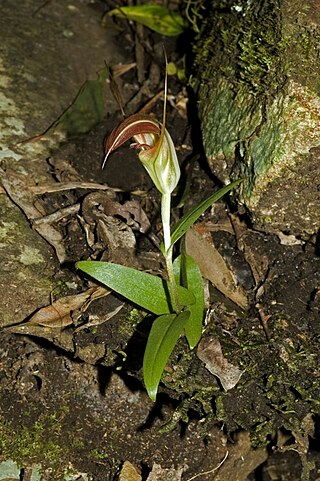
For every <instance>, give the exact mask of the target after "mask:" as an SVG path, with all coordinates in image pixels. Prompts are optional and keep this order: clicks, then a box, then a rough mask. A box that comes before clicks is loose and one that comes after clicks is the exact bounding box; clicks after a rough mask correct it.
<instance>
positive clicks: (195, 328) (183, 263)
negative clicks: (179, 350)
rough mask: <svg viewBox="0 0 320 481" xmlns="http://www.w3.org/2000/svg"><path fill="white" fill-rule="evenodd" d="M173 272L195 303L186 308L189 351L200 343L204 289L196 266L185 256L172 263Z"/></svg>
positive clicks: (182, 255)
mask: <svg viewBox="0 0 320 481" xmlns="http://www.w3.org/2000/svg"><path fill="white" fill-rule="evenodd" d="M173 271H174V275H175V278H176V281H177V282H178V283H182V284H183V286H184V287H185V288H186V289H188V291H190V292H192V294H193V295H194V297H195V299H196V301H195V303H194V304H192V305H190V306H189V307H188V310H189V311H190V317H189V319H188V322H187V324H186V327H185V332H186V338H187V340H188V343H189V346H190V349H193V348H194V347H195V346H196V345H197V344H198V342H199V341H200V338H201V335H202V320H203V311H204V288H203V280H202V276H201V272H200V269H199V266H198V264H197V263H196V262H195V261H194V260H193V258H192V257H191V256H189V255H187V254H184V253H183V254H181V255H180V256H179V257H177V258H176V259H175V261H174V263H173Z"/></svg>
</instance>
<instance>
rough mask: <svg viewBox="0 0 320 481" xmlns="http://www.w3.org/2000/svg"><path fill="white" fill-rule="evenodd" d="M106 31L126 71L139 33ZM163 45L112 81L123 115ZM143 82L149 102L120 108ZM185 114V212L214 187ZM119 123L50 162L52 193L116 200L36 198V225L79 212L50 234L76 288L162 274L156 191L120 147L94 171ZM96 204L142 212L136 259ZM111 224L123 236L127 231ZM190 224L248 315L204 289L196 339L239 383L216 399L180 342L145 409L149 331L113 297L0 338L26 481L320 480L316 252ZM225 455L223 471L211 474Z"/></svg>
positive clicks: (9, 452)
mask: <svg viewBox="0 0 320 481" xmlns="http://www.w3.org/2000/svg"><path fill="white" fill-rule="evenodd" d="M97 3H99V7H101V3H100V2H97ZM43 8H45V6H44V7H43ZM117 28H120V31H119V34H118V36H117V42H118V44H119V45H121V47H122V49H123V50H124V51H125V52H126V63H130V62H134V61H137V58H136V56H135V52H136V50H135V48H136V43H135V42H137V41H138V40H137V39H138V36H137V32H136V27H135V26H133V25H129V24H128V23H117ZM163 40H164V39H163V38H162V37H161V36H159V35H157V34H151V33H150V32H149V31H147V30H145V31H144V32H143V38H142V40H141V46H142V48H143V49H144V52H145V55H144V59H143V63H142V64H141V65H140V66H139V60H138V67H140V69H141V68H142V70H143V75H144V78H143V79H140V80H139V78H138V74H137V70H131V71H129V72H128V73H127V74H126V76H125V77H124V78H121V79H120V80H119V89H120V91H122V92H123V96H124V97H125V99H126V102H127V103H128V106H129V108H128V112H127V113H128V114H130V113H133V112H136V111H138V110H139V109H140V108H141V107H143V105H145V104H146V102H147V101H148V100H149V99H150V98H152V95H155V94H156V93H157V92H158V91H159V90H160V89H161V88H162V85H163V75H162V70H163V60H162V57H161V55H158V53H157V52H159V45H161V43H162V41H163ZM165 45H166V49H167V53H168V55H169V56H170V60H172V61H175V62H177V63H179V61H180V60H181V55H182V52H181V49H180V46H179V45H177V44H176V43H175V41H172V40H169V41H168V40H165ZM160 50H161V49H160ZM153 51H154V52H155V55H154V56H152V52H153ZM187 54H190V52H187ZM138 72H139V69H138ZM155 72H158V73H159V78H158V77H156V76H155ZM128 85H130V88H128V87H127V86H128ZM144 85H147V87H148V89H149V90H150V91H151V93H152V95H150V97H148V96H147V95H145V94H142V95H141V96H140V97H139V98H138V100H134V101H132V98H134V96H135V95H137V94H139V91H140V90H141V89H142V87H143V86H144ZM126 89H127V90H126ZM129 90H130V91H129ZM169 91H170V92H169V93H170V95H171V96H172V99H173V100H172V102H173V103H174V102H176V100H177V97H178V94H179V93H181V92H184V95H186V89H185V85H184V84H183V83H181V82H180V81H178V80H177V79H176V78H171V77H170V78H169ZM130 99H131V100H130ZM190 102H191V103H192V101H191V100H190ZM162 106H163V104H162V102H158V103H155V105H154V106H153V108H152V111H153V112H155V113H156V114H157V116H158V118H161V115H162V114H161V112H162ZM193 110H194V105H190V107H189V111H188V112H187V111H185V113H186V114H188V116H186V117H185V118H184V117H182V116H180V115H179V112H178V110H177V108H173V107H172V106H171V105H169V107H168V119H167V127H168V129H169V130H170V132H172V134H173V137H174V141H175V145H176V146H177V148H178V153H179V159H180V161H181V165H182V170H183V175H184V179H187V182H188V188H189V196H188V197H187V199H186V201H185V205H184V209H185V210H187V209H189V208H190V207H193V206H194V205H196V203H197V202H199V201H201V200H203V199H204V198H206V197H207V196H209V195H210V194H211V193H212V192H213V190H215V189H217V188H218V187H219V186H217V185H216V184H215V182H214V179H213V178H212V176H211V174H210V172H209V171H208V168H207V166H206V161H205V158H204V157H203V155H202V152H201V145H200V144H199V137H198V132H197V127H196V122H195V120H196V119H195V117H192V116H190V113H192V111H193ZM120 119H121V116H120V114H118V113H116V114H114V115H112V116H107V118H106V119H105V121H104V122H103V123H102V124H100V125H98V126H97V127H96V128H94V129H93V130H92V131H91V132H90V133H88V134H86V135H84V136H82V137H80V138H79V137H78V138H76V139H71V140H69V141H68V142H66V143H64V144H63V145H61V147H60V149H59V150H58V151H55V152H53V154H52V156H51V157H50V158H49V159H47V162H48V168H49V169H50V170H51V172H52V177H53V179H55V180H57V181H66V180H69V181H75V179H81V180H82V181H92V182H99V183H104V182H105V183H107V184H108V185H109V186H110V187H111V188H117V189H122V192H114V191H113V190H110V191H107V192H105V191H101V192H99V194H98V193H97V192H96V193H95V197H92V195H93V194H92V191H90V190H83V189H74V190H72V191H68V192H63V193H60V192H56V193H46V194H44V195H43V196H42V199H41V200H42V202H43V205H45V206H46V209H47V213H51V212H54V211H56V210H57V209H59V208H62V207H67V206H70V205H74V204H76V203H80V211H79V214H78V215H75V216H74V217H73V218H72V219H69V220H67V221H66V220H61V221H60V222H59V223H58V225H59V228H60V229H61V232H62V233H63V239H64V240H63V242H64V247H65V250H66V253H67V259H66V262H65V263H64V264H63V265H62V266H60V267H59V269H57V275H59V270H62V271H64V272H65V271H70V273H71V275H72V276H79V277H78V278H77V279H78V282H82V288H83V290H84V289H85V288H87V287H88V286H90V285H92V284H90V281H89V280H88V279H86V278H85V276H82V275H81V274H79V273H76V272H75V267H74V265H75V262H76V261H78V260H80V259H88V258H93V259H104V260H111V261H114V262H120V260H119V259H121V260H122V261H123V263H124V264H127V265H132V266H135V267H137V266H138V267H139V268H141V269H145V270H149V271H153V272H155V273H157V274H158V273H161V272H162V271H163V269H164V267H163V261H162V259H161V256H160V255H159V253H158V252H159V251H158V249H157V246H156V244H157V241H159V242H160V241H161V227H160V216H159V201H160V199H159V194H158V193H157V191H156V189H155V188H154V187H153V186H152V183H151V181H150V179H149V177H148V176H147V174H146V172H145V171H144V169H143V167H142V166H141V165H140V164H139V162H138V160H137V156H136V154H135V152H134V151H132V150H130V149H129V148H128V146H127V145H126V146H125V147H123V148H121V149H119V151H117V152H116V153H114V154H113V155H112V156H111V157H110V159H109V160H108V162H107V165H106V168H105V169H104V170H103V171H101V162H102V159H103V155H104V152H103V140H104V137H105V135H106V133H107V132H109V131H110V130H111V129H112V128H114V127H115V126H116V125H117V124H118V122H119V120H120ZM62 160H63V163H62ZM90 196H91V197H90ZM177 197H178V196H177ZM177 197H176V199H177ZM106 199H107V200H108V199H109V200H110V199H112V200H113V201H114V202H118V203H120V204H124V202H126V201H128V200H134V201H135V202H136V203H137V204H138V205H140V206H141V207H142V208H143V210H144V212H145V213H146V216H147V217H148V219H149V221H150V225H151V227H150V228H149V229H148V230H147V232H145V233H142V232H140V231H139V222H140V221H139V219H138V220H137V224H138V225H136V227H133V229H132V231H131V232H133V233H134V236H135V239H136V242H137V244H136V248H135V249H133V250H130V249H127V250H126V249H125V247H123V246H122V247H117V249H114V248H113V246H112V244H109V245H106V244H105V239H103V238H102V237H101V232H100V231H99V229H98V228H97V220H96V219H95V218H94V216H93V217H90V215H91V214H90V212H92V211H90V209H93V208H94V206H97V205H98V206H99V208H100V210H101V209H102V208H103V205H104V202H105V201H106ZM90 202H91V204H90ZM88 206H89V207H88ZM180 215H181V209H178V208H176V209H174V212H173V218H174V220H177V219H178V218H179V216H180ZM114 217H115V218H116V219H117V220H118V221H120V222H121V223H122V224H123V226H124V227H126V226H127V223H126V222H127V220H126V219H124V218H123V217H121V216H120V218H119V216H118V217H117V216H116V215H114ZM200 222H201V226H202V227H205V229H206V230H207V231H209V232H211V234H210V235H211V236H212V243H213V244H214V245H215V247H216V249H218V250H219V252H220V253H221V254H222V256H223V257H224V259H225V261H226V265H227V266H228V268H229V269H230V271H231V272H232V273H233V275H234V276H235V278H236V279H237V283H238V284H239V285H241V286H242V288H243V289H244V292H245V294H246V296H247V297H248V299H249V306H248V309H245V310H244V309H241V308H240V307H239V306H237V305H236V304H234V303H233V302H232V301H231V300H230V299H229V298H228V297H227V296H223V295H222V294H221V293H219V291H217V290H215V289H214V288H213V287H212V285H210V286H208V295H207V311H206V312H207V316H206V326H205V330H204V334H203V336H204V338H208V339H209V338H212V337H214V338H218V339H219V341H220V344H221V347H222V352H223V354H224V356H225V357H226V358H227V359H228V360H229V361H230V362H231V363H232V364H233V365H237V366H239V368H240V369H241V370H242V371H243V374H242V376H241V378H240V380H239V382H238V383H237V384H236V386H235V387H234V388H233V389H230V390H228V391H225V390H224V389H223V388H222V386H221V384H220V381H219V380H218V378H217V377H215V376H214V375H212V374H211V373H210V372H209V371H208V370H207V369H206V368H205V366H204V364H203V363H202V362H201V361H200V359H199V358H198V357H197V354H196V352H190V351H189V350H188V348H187V345H186V342H185V341H184V339H181V340H180V341H179V343H178V345H177V347H176V349H175V351H174V353H173V355H172V356H171V358H170V361H169V364H168V366H167V368H166V372H165V374H164V376H163V379H162V384H161V386H160V390H159V395H158V398H157V402H156V403H155V404H153V403H152V402H151V401H150V399H149V398H148V397H147V395H146V392H145V390H144V386H143V383H142V373H141V363H142V356H143V350H144V346H145V344H146V337H147V334H148V330H149V329H150V323H151V320H150V319H149V318H148V316H146V315H145V313H143V312H141V311H139V310H138V309H137V308H136V306H131V305H129V304H124V300H123V299H119V298H118V297H117V296H116V295H113V294H110V295H108V296H106V297H103V298H101V299H98V300H96V301H94V302H92V303H91V305H90V306H89V308H88V309H87V310H86V311H85V312H83V313H81V315H80V316H78V317H77V319H76V321H75V323H74V324H71V325H67V326H56V327H54V328H50V327H41V328H39V327H38V328H37V329H35V328H34V326H33V327H32V328H31V327H30V326H29V327H26V328H25V329H24V330H20V331H19V329H20V328H19V327H15V328H8V329H3V331H2V332H1V340H2V342H1V346H2V347H1V349H0V383H1V392H0V449H1V459H2V460H6V459H12V460H14V461H16V462H17V464H18V465H19V467H21V473H20V479H22V480H24V481H26V480H27V479H30V478H28V477H27V476H31V470H32V469H35V468H34V467H35V466H40V467H41V470H42V472H43V474H42V478H41V479H43V480H45V479H52V480H58V479H63V477H64V476H66V472H67V471H69V472H70V473H75V477H74V478H72V479H78V480H81V479H82V480H84V479H91V480H93V481H107V480H110V481H111V480H117V479H118V477H119V473H120V470H121V468H122V466H123V463H124V462H125V461H129V462H131V463H132V464H133V465H134V466H135V467H136V468H137V470H138V472H140V473H141V476H142V479H143V480H146V479H147V477H148V474H149V472H150V471H151V469H152V467H153V465H154V464H155V463H157V464H160V465H161V467H162V468H163V469H169V468H173V469H174V470H175V472H171V474H170V475H171V476H172V477H171V478H170V476H169V473H168V472H167V474H165V473H163V478H161V480H162V479H181V478H179V474H178V470H179V469H180V470H182V479H183V480H184V481H188V480H191V479H195V477H196V475H198V476H199V479H202V480H205V481H209V480H211V479H218V480H219V479H221V480H222V479H228V477H230V476H232V477H233V478H234V479H235V480H239V481H241V480H246V479H250V480H252V481H253V480H256V481H261V480H263V481H269V480H270V481H271V480H272V481H275V480H283V481H284V480H288V481H293V480H298V479H303V480H307V479H310V480H316V479H318V478H319V470H320V463H319V442H320V438H319V436H320V434H319V414H320V387H319V386H320V382H319V381H320V367H319V366H320V363H319V348H318V344H319V335H320V329H319V309H320V295H319V286H320V270H319V264H320V257H319V246H318V239H316V238H310V239H303V240H301V239H295V238H292V237H290V236H283V235H282V234H281V233H279V236H277V235H267V234H265V233H263V232H257V231H254V230H252V229H251V223H250V216H249V215H248V214H246V213H245V214H244V213H243V211H242V210H241V214H240V213H239V212H238V210H237V206H236V205H235V204H233V203H232V202H231V201H230V200H227V201H225V202H224V203H219V205H218V206H216V207H214V208H213V209H212V210H210V211H208V212H207V213H206V214H204V215H203V216H202V218H201V219H200ZM85 226H86V228H88V229H89V231H90V233H91V235H92V239H93V242H92V243H91V244H90V243H89V242H88V234H86V231H85ZM209 262H210V260H209ZM80 279H81V280H80ZM77 292H79V288H78V287H77V289H73V288H72V287H70V286H69V287H68V286H65V292H64V295H71V294H75V293H77ZM122 305H123V307H122V309H121V310H120V311H119V312H118V313H116V314H115V315H113V316H110V318H109V319H108V314H109V313H112V312H115V310H116V309H117V308H119V307H120V306H122ZM93 321H94V322H93ZM86 323H87V326H88V327H86ZM17 332H19V333H17ZM21 333H23V334H21ZM226 453H228V457H227V458H226V459H225V461H224V463H223V464H222V465H221V467H220V468H219V469H216V470H214V468H216V467H218V465H219V463H220V462H221V461H222V460H223V459H224V457H225V455H226ZM0 466H1V465H0ZM174 476H175V477H174ZM0 479H3V478H0ZM17 479H18V478H17ZM125 479H129V478H125ZM132 479H133V478H132ZM134 479H139V478H134ZM157 479H159V481H160V478H157Z"/></svg>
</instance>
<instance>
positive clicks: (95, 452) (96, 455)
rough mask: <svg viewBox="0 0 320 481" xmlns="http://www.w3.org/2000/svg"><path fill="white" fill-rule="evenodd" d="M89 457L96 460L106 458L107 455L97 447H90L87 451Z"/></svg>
mask: <svg viewBox="0 0 320 481" xmlns="http://www.w3.org/2000/svg"><path fill="white" fill-rule="evenodd" d="M89 457H90V458H92V459H94V460H96V461H103V460H104V459H107V458H108V455H107V454H106V453H104V452H103V451H99V449H92V450H91V451H90V453H89Z"/></svg>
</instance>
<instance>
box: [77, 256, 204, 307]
mask: <svg viewBox="0 0 320 481" xmlns="http://www.w3.org/2000/svg"><path fill="white" fill-rule="evenodd" d="M76 267H77V268H78V269H80V270H82V271H83V272H85V273H86V274H88V275H89V276H91V277H93V278H94V279H96V280H97V281H99V282H101V284H103V285H105V286H107V287H109V288H110V289H112V290H113V291H115V292H117V293H118V294H120V295H122V296H124V297H126V298H127V299H129V301H131V302H134V303H135V304H137V305H138V306H141V307H142V308H143V309H146V310H147V311H150V312H153V313H154V314H157V315H160V314H166V313H169V312H172V309H171V306H170V300H169V299H170V296H169V287H168V284H167V282H166V281H164V280H163V279H161V278H160V277H156V276H153V275H151V274H148V273H147V272H142V271H138V270H136V269H133V268H132V267H126V266H122V265H120V264H112V263H111V262H99V261H80V262H77V264H76ZM178 293H179V298H180V300H181V304H183V305H189V304H193V303H194V302H195V298H194V296H193V294H192V293H189V292H188V291H187V289H184V288H183V287H179V288H178Z"/></svg>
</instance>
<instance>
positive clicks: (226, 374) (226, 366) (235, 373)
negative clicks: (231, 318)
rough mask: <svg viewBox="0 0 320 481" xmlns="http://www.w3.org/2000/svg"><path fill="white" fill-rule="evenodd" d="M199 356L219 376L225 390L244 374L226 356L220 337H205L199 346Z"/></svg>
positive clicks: (209, 369) (231, 386) (210, 370)
mask: <svg viewBox="0 0 320 481" xmlns="http://www.w3.org/2000/svg"><path fill="white" fill-rule="evenodd" d="M197 356H198V358H199V359H200V360H201V361H202V362H204V363H205V365H206V368H207V369H208V371H209V372H211V374H213V375H214V376H217V378H218V379H219V381H220V382H221V384H222V387H223V389H224V390H225V391H228V390H229V389H232V388H233V387H234V386H235V385H236V384H237V383H238V381H239V379H240V377H241V376H242V374H243V371H241V369H239V368H238V367H237V366H234V365H233V364H231V363H230V362H229V361H228V360H227V359H226V358H225V357H224V355H223V353H222V349H221V345H220V342H219V339H205V338H203V339H202V340H201V341H200V344H199V346H198V349H197Z"/></svg>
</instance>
